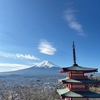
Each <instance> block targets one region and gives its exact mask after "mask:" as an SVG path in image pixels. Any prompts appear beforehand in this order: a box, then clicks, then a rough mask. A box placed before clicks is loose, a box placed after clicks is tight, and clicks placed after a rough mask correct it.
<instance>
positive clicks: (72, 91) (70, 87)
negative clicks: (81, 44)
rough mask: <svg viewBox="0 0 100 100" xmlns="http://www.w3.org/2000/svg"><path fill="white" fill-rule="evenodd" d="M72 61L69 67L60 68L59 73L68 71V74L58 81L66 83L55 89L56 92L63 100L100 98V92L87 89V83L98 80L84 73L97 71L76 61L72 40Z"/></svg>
mask: <svg viewBox="0 0 100 100" xmlns="http://www.w3.org/2000/svg"><path fill="white" fill-rule="evenodd" d="M73 61H74V64H73V65H72V66H70V67H66V68H62V70H61V71H60V72H61V73H68V76H67V77H66V78H64V79H59V80H58V81H59V82H61V83H63V84H66V88H64V89H57V92H58V93H59V95H60V96H61V98H62V99H64V100H89V98H100V94H98V93H95V92H91V91H89V88H88V85H89V84H91V83H92V84H99V83H100V81H98V80H92V79H89V78H88V77H87V76H85V73H91V72H98V69H97V68H87V67H82V66H79V65H78V64H77V63H76V55H75V45H74V42H73Z"/></svg>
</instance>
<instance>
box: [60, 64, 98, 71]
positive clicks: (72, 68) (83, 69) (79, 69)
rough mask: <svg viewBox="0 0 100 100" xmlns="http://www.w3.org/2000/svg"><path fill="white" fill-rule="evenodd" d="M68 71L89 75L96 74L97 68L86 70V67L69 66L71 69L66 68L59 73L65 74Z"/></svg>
mask: <svg viewBox="0 0 100 100" xmlns="http://www.w3.org/2000/svg"><path fill="white" fill-rule="evenodd" d="M69 71H82V72H84V73H90V72H98V69H97V68H87V67H82V66H78V65H76V66H74V65H73V66H71V67H66V68H62V70H61V71H60V72H61V73H66V72H69Z"/></svg>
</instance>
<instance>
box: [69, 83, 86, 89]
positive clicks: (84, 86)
mask: <svg viewBox="0 0 100 100" xmlns="http://www.w3.org/2000/svg"><path fill="white" fill-rule="evenodd" d="M71 89H74V90H76V89H78V90H80V89H83V90H87V88H86V85H85V84H77V83H74V84H72V88H71Z"/></svg>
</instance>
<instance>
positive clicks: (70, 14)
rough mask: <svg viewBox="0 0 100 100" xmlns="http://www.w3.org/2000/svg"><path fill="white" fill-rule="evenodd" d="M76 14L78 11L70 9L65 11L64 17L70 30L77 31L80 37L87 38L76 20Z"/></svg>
mask: <svg viewBox="0 0 100 100" xmlns="http://www.w3.org/2000/svg"><path fill="white" fill-rule="evenodd" d="M75 12H76V10H73V9H70V8H69V9H67V10H66V11H65V15H64V17H65V19H66V21H67V23H68V25H69V27H70V28H72V29H74V30H76V31H77V32H78V34H79V35H82V36H85V34H84V32H83V29H82V25H81V24H80V23H79V22H78V21H77V19H76V16H75Z"/></svg>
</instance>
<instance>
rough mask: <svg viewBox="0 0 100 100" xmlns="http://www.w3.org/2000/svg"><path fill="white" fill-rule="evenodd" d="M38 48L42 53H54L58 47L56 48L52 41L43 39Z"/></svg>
mask: <svg viewBox="0 0 100 100" xmlns="http://www.w3.org/2000/svg"><path fill="white" fill-rule="evenodd" d="M38 49H39V50H40V52H41V53H44V54H47V55H54V53H55V51H57V50H56V48H54V47H53V46H52V45H51V43H49V42H47V41H46V40H42V41H41V42H40V44H39V46H38Z"/></svg>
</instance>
